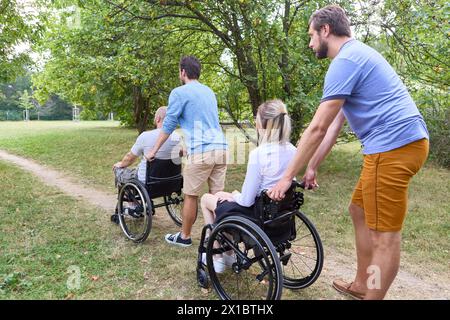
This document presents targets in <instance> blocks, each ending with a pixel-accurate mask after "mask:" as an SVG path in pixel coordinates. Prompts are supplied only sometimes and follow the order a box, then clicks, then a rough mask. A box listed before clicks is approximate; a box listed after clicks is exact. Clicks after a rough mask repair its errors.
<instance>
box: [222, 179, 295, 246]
mask: <svg viewBox="0 0 450 320" xmlns="http://www.w3.org/2000/svg"><path fill="white" fill-rule="evenodd" d="M298 187H300V184H299V183H298V182H297V181H293V182H292V185H291V187H290V188H289V189H288V190H287V191H286V194H285V197H284V199H283V200H281V201H275V200H272V199H270V198H269V196H268V195H267V190H263V191H262V192H261V194H260V195H259V196H258V197H256V199H255V204H254V205H253V215H251V216H250V215H245V214H243V213H237V212H227V213H225V214H223V215H221V216H220V218H219V219H217V220H216V221H215V223H219V222H220V221H222V220H223V219H225V218H226V217H229V216H240V217H244V218H246V219H248V220H250V221H252V222H253V223H255V224H256V225H258V226H259V227H260V228H261V229H262V230H263V231H264V232H265V233H266V234H267V235H268V236H269V238H270V240H272V242H273V243H274V244H275V245H276V244H278V243H282V242H285V241H287V240H293V239H295V237H296V234H295V214H296V212H297V210H298V209H299V208H300V206H301V205H302V204H303V193H302V192H299V191H297V188H298Z"/></svg>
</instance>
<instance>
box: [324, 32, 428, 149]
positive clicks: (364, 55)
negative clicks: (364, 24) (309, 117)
mask: <svg viewBox="0 0 450 320" xmlns="http://www.w3.org/2000/svg"><path fill="white" fill-rule="evenodd" d="M333 99H345V103H344V106H343V111H344V115H345V117H346V118H347V121H348V122H349V125H350V127H351V128H352V130H353V131H354V132H355V133H356V135H357V137H358V138H359V139H360V141H361V143H362V144H363V146H364V149H363V153H364V154H373V153H379V152H386V151H389V150H393V149H396V148H400V147H402V146H404V145H406V144H408V143H411V142H414V141H417V140H420V139H422V138H427V139H429V136H428V130H427V127H426V125H425V122H424V120H423V118H422V115H421V114H420V112H419V110H418V109H417V107H416V104H415V103H414V101H413V100H412V98H411V96H410V95H409V93H408V91H407V89H406V87H405V85H404V84H403V82H402V81H401V80H400V78H399V76H398V75H397V73H396V72H395V71H394V69H393V68H392V67H391V66H390V65H389V63H388V62H387V61H386V60H385V59H384V58H383V56H382V55H381V54H379V53H378V52H377V51H376V50H374V49H372V48H371V47H369V46H367V45H365V44H364V43H362V42H359V41H357V40H354V39H352V40H350V41H348V42H346V43H345V44H344V45H343V46H342V48H341V50H340V51H339V53H338V55H337V56H336V57H335V58H334V59H333V61H332V62H331V64H330V67H329V69H328V72H327V75H326V77H325V85H324V91H323V96H322V100H321V101H327V100H333Z"/></svg>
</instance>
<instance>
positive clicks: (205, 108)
mask: <svg viewBox="0 0 450 320" xmlns="http://www.w3.org/2000/svg"><path fill="white" fill-rule="evenodd" d="M200 71H201V64H200V61H198V59H197V58H195V57H193V56H186V57H183V58H181V60H180V68H179V78H180V81H181V83H182V84H183V85H182V86H180V87H177V88H175V89H173V90H172V92H171V93H170V96H169V105H168V107H167V114H166V118H165V119H164V123H163V126H162V130H161V132H160V133H159V137H158V140H157V141H156V143H155V146H154V147H153V149H152V150H150V151H149V152H148V153H147V159H152V158H154V157H155V155H156V154H157V152H158V150H159V148H160V147H161V146H162V145H163V143H164V142H165V141H166V140H167V139H168V138H169V136H170V134H171V133H172V132H173V131H174V130H175V129H176V127H177V125H178V124H179V125H180V127H181V129H182V131H183V134H184V136H185V139H184V140H185V142H186V145H187V154H188V156H187V163H186V165H185V166H184V168H183V193H184V203H183V213H182V215H183V224H182V226H181V231H180V232H177V233H174V234H166V236H165V240H166V241H167V242H168V243H169V244H173V245H178V246H181V247H187V246H190V245H192V240H191V230H192V226H193V224H194V222H195V220H196V218H197V209H198V197H199V196H200V194H201V193H202V191H203V188H202V187H203V185H204V183H206V182H207V183H208V187H209V192H210V193H212V194H215V193H217V192H219V191H223V189H224V186H225V175H226V171H227V164H226V160H227V149H228V146H227V142H226V139H225V135H224V134H223V132H222V128H221V127H220V123H219V111H218V108H217V99H216V95H215V94H214V92H213V91H212V90H211V89H210V88H209V87H208V86H206V85H204V84H202V83H200V82H199V81H198V79H199V77H200Z"/></svg>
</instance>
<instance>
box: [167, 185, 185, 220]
mask: <svg viewBox="0 0 450 320" xmlns="http://www.w3.org/2000/svg"><path fill="white" fill-rule="evenodd" d="M183 200H184V199H183V195H182V194H181V192H180V193H177V192H172V194H171V195H169V196H164V203H165V204H166V210H167V213H168V214H169V216H170V218H172V220H173V222H175V224H176V225H177V226H179V227H181V223H182V221H183V216H182V215H181V213H182V209H183Z"/></svg>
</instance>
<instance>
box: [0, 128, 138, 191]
mask: <svg viewBox="0 0 450 320" xmlns="http://www.w3.org/2000/svg"><path fill="white" fill-rule="evenodd" d="M137 136H138V132H137V131H136V130H135V129H125V128H121V127H119V125H118V123H117V122H110V121H81V122H73V121H31V122H1V123H0V149H4V150H8V151H10V152H12V153H14V154H17V155H20V156H24V157H27V158H31V159H35V160H37V161H38V162H39V163H41V164H45V165H49V166H51V167H53V168H55V169H59V170H62V171H64V172H66V173H67V174H70V175H72V176H74V177H76V178H80V179H81V180H82V181H83V182H85V183H87V184H90V185H92V186H95V187H98V188H102V189H104V190H107V191H113V184H114V179H113V177H112V173H111V172H112V171H111V168H112V165H113V164H114V163H116V162H117V161H120V160H122V157H123V156H124V155H125V154H126V153H127V152H128V151H129V150H130V148H131V145H132V144H133V142H134V141H135V140H136V137H137Z"/></svg>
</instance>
